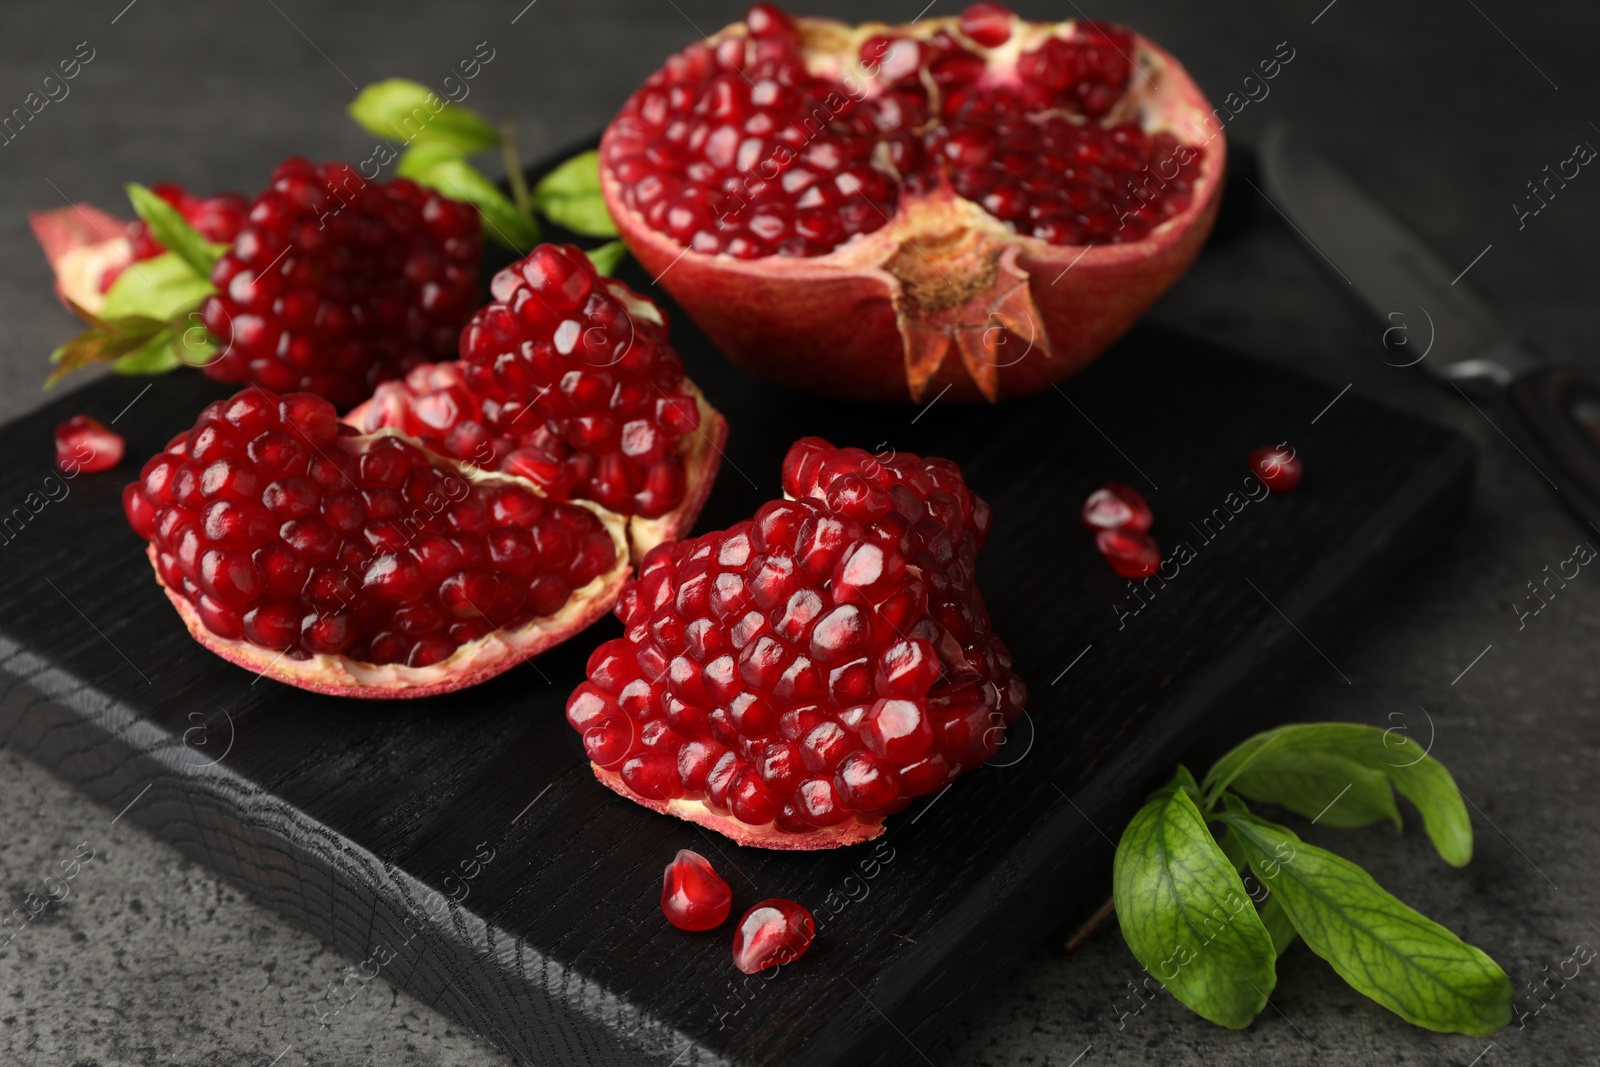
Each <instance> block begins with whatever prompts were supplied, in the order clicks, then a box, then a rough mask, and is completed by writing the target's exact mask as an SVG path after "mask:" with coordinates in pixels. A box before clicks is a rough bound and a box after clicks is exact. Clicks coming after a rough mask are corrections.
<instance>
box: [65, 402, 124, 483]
mask: <svg viewBox="0 0 1600 1067" xmlns="http://www.w3.org/2000/svg"><path fill="white" fill-rule="evenodd" d="M123 447H124V446H123V441H122V435H121V434H119V433H117V432H116V431H115V430H112V429H110V428H109V427H106V426H104V425H102V424H101V423H100V422H99V421H98V420H96V419H92V418H90V417H89V416H88V415H74V416H72V418H70V419H68V420H67V421H66V422H63V423H62V424H61V425H60V426H57V427H56V466H57V467H59V468H60V469H62V470H64V471H71V470H79V471H88V472H89V473H91V474H95V473H98V472H100V471H108V470H110V469H111V468H112V467H115V466H116V465H117V464H118V463H121V462H122V452H123Z"/></svg>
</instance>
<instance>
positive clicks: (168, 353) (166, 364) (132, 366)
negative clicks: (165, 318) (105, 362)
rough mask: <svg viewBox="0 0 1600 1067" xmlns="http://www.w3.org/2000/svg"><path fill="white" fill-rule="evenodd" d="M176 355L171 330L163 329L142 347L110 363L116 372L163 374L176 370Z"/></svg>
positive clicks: (177, 364)
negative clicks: (173, 349)
mask: <svg viewBox="0 0 1600 1067" xmlns="http://www.w3.org/2000/svg"><path fill="white" fill-rule="evenodd" d="M178 366H179V363H178V357H177V355H176V354H174V352H173V351H172V331H171V329H163V330H161V331H160V332H158V333H157V334H156V335H155V336H154V337H152V338H150V340H149V341H147V342H146V343H145V345H144V347H142V348H138V349H135V350H134V351H132V352H129V353H128V354H127V355H125V356H123V357H121V358H120V359H118V360H117V361H116V362H115V363H113V364H111V369H112V370H113V371H114V372H116V373H117V374H165V373H167V371H170V370H176V369H177V368H178Z"/></svg>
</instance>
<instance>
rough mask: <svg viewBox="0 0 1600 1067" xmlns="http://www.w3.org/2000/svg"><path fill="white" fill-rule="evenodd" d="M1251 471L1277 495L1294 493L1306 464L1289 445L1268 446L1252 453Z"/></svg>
mask: <svg viewBox="0 0 1600 1067" xmlns="http://www.w3.org/2000/svg"><path fill="white" fill-rule="evenodd" d="M1250 469H1251V470H1252V471H1254V472H1255V474H1256V477H1257V478H1260V479H1261V481H1262V482H1263V483H1265V484H1266V487H1267V488H1268V489H1271V490H1272V491H1273V492H1275V493H1292V492H1294V487H1295V486H1297V485H1299V484H1300V476H1301V475H1303V474H1305V470H1306V469H1305V464H1304V463H1302V462H1301V460H1300V457H1299V456H1297V455H1295V452H1294V449H1292V448H1290V447H1288V446H1287V445H1268V446H1266V447H1264V448H1258V449H1256V450H1255V451H1254V452H1252V453H1250Z"/></svg>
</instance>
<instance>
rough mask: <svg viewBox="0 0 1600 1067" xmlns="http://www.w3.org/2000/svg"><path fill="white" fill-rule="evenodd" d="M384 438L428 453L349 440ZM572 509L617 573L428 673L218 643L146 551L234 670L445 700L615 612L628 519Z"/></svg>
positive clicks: (437, 459) (170, 593) (193, 632)
mask: <svg viewBox="0 0 1600 1067" xmlns="http://www.w3.org/2000/svg"><path fill="white" fill-rule="evenodd" d="M380 437H398V438H400V439H401V440H402V441H405V442H407V443H409V444H412V445H415V446H417V447H418V448H422V449H424V450H425V451H426V446H425V445H423V444H422V442H420V441H418V440H417V439H416V438H414V437H410V436H408V435H406V434H403V433H401V432H399V431H398V430H394V429H383V430H379V431H377V432H375V433H372V434H366V435H362V436H359V437H354V438H347V439H346V440H349V441H353V442H356V443H358V444H360V443H364V442H369V441H372V440H376V439H378V438H380ZM429 456H430V458H431V459H432V460H433V461H434V463H435V464H436V465H438V466H440V467H451V468H454V469H455V470H457V471H459V472H461V474H462V475H463V476H464V477H466V478H467V479H468V480H469V481H472V482H475V483H497V482H498V483H503V484H508V485H520V486H522V487H523V488H527V489H532V490H533V491H534V492H535V493H537V494H538V495H540V496H543V495H544V494H543V493H540V492H539V488H538V486H537V485H535V484H534V483H533V482H530V481H528V480H527V479H525V478H518V477H516V476H515V475H510V474H500V473H497V472H493V471H485V470H481V469H479V468H476V467H473V466H472V465H470V464H465V463H458V462H456V461H454V460H451V459H449V458H447V457H444V456H440V455H438V454H437V453H433V452H429ZM567 503H569V504H571V505H573V506H576V507H582V508H585V509H587V510H589V511H591V512H593V513H594V515H595V517H596V518H598V519H599V520H600V522H601V525H603V526H604V527H605V529H606V532H607V533H608V534H610V535H611V541H612V545H613V547H614V548H615V549H616V553H617V562H616V564H615V565H613V567H612V568H611V570H609V571H607V572H606V573H605V574H602V575H600V576H599V577H598V578H595V579H594V580H593V581H592V582H590V583H589V584H588V585H586V586H583V587H582V588H579V589H574V590H573V591H572V598H571V599H570V600H568V601H567V602H566V604H565V605H563V607H562V609H561V610H560V611H559V612H557V613H556V614H555V615H552V616H549V617H546V618H540V619H534V620H533V621H532V622H530V623H528V624H527V625H526V626H522V627H519V628H518V629H516V630H510V631H496V632H493V633H490V634H488V635H487V636H485V637H481V638H479V639H478V640H476V641H471V642H468V643H467V644H464V645H462V646H461V647H460V648H458V649H456V650H455V652H453V653H451V654H450V655H449V656H448V657H446V658H445V659H443V660H440V661H439V662H438V663H434V664H431V665H429V666H427V667H407V666H405V665H404V664H396V663H384V664H377V663H364V662H362V661H359V660H355V659H351V658H350V657H348V656H327V655H314V656H311V657H310V658H309V659H304V660H292V659H289V658H288V657H287V656H284V655H282V654H280V653H278V652H274V651H273V650H271V649H266V648H262V647H260V646H259V645H252V644H250V643H249V642H248V641H240V640H235V639H232V638H226V637H218V636H217V635H216V634H214V633H212V632H211V631H210V630H209V629H207V628H206V625H205V623H204V622H203V621H201V619H200V613H199V611H197V610H196V608H195V606H194V605H193V604H191V603H190V602H189V601H188V600H187V599H186V598H185V597H184V596H183V595H182V594H181V593H180V592H178V591H176V590H174V589H172V588H171V587H169V586H168V585H167V583H166V582H164V581H163V580H162V578H161V569H160V567H159V566H158V565H157V562H156V546H155V545H153V544H151V545H147V546H146V548H145V556H146V558H148V559H149V560H150V567H151V569H152V570H153V571H154V572H155V576H156V584H157V585H159V586H161V589H162V591H163V592H164V593H166V594H167V599H168V600H170V601H171V602H172V606H173V607H174V608H176V609H177V611H178V615H179V617H180V618H182V619H183V624H184V626H185V627H186V628H187V629H188V631H189V636H191V637H193V638H194V639H195V640H196V641H198V642H199V643H200V644H202V645H204V646H205V647H206V648H208V649H210V650H211V651H212V652H215V653H216V654H217V655H219V656H221V657H222V658H223V659H225V660H227V661H228V662H229V663H232V664H233V665H234V666H236V667H243V668H244V669H245V670H247V671H250V672H252V673H254V674H256V675H257V676H258V677H265V678H270V679H272V680H273V681H276V682H282V683H283V684H285V685H292V686H294V687H296V688H297V689H305V690H309V691H311V692H313V693H322V694H325V695H327V696H336V697H349V698H355V699H360V700H401V699H414V698H418V697H429V696H440V695H443V694H445V693H453V692H456V691H457V690H460V689H466V688H468V687H470V686H474V685H478V684H479V683H481V682H486V681H488V680H489V679H491V678H493V677H495V676H496V675H498V674H502V673H504V672H505V671H507V670H510V669H511V668H512V667H515V666H516V665H517V664H519V663H522V662H523V661H525V660H528V659H531V658H533V657H534V656H537V655H538V654H539V653H541V652H544V651H545V650H547V649H550V648H553V647H555V646H556V645H559V644H560V643H561V642H563V641H565V640H566V639H567V638H569V637H571V636H572V635H573V634H576V633H578V632H580V631H582V630H585V629H587V628H588V627H590V626H592V625H593V624H594V623H596V622H597V621H599V620H600V619H601V618H602V617H603V616H605V615H606V614H607V613H608V612H610V611H611V609H612V607H613V606H615V604H616V602H617V597H618V596H619V595H621V593H622V587H623V586H624V585H626V584H627V581H628V577H629V575H630V574H631V573H632V570H633V567H632V564H631V563H630V562H629V560H628V543H627V538H626V536H625V530H624V525H623V520H622V519H621V518H620V517H619V516H617V515H614V514H612V513H611V512H609V511H606V510H605V509H604V508H602V507H600V506H599V505H598V504H594V503H592V502H590V501H587V500H573V501H568V502H567Z"/></svg>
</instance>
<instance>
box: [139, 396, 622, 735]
mask: <svg viewBox="0 0 1600 1067" xmlns="http://www.w3.org/2000/svg"><path fill="white" fill-rule="evenodd" d="M295 442H298V443H295ZM291 445H292V447H291ZM171 447H172V451H169V452H166V453H163V454H162V455H160V456H158V457H156V458H154V459H152V460H151V461H150V462H148V463H146V464H145V466H144V469H143V471H142V473H141V478H140V480H139V481H138V482H135V483H133V484H132V485H130V486H128V487H127V489H126V490H124V494H123V502H124V503H123V506H124V510H125V511H126V513H127V516H128V521H129V523H130V524H131V525H132V526H133V528H134V530H135V531H136V532H138V533H139V535H140V536H142V537H145V538H147V539H149V540H151V541H152V542H154V543H155V544H156V545H157V546H158V548H160V549H161V550H162V551H161V553H160V554H159V556H158V560H157V563H158V570H159V571H160V573H161V575H162V580H163V581H164V582H166V584H167V585H168V587H169V588H170V589H171V590H172V591H173V592H174V593H175V594H178V595H182V596H184V597H186V598H187V599H188V600H189V601H190V602H191V603H192V604H193V605H194V606H195V610H196V612H197V614H198V615H199V616H200V618H201V620H202V622H203V623H204V624H205V625H206V626H207V627H208V628H210V629H211V631H212V632H213V633H215V634H216V635H217V636H219V637H226V638H229V639H234V640H243V641H246V642H249V643H251V644H254V645H257V646H260V647H263V648H270V649H271V650H272V651H273V652H274V653H279V652H281V653H283V654H284V655H285V656H287V657H290V658H293V659H305V658H307V657H308V656H311V655H341V654H346V653H347V652H348V653H349V654H351V655H352V656H353V657H354V658H356V659H359V660H361V661H362V662H369V663H389V664H404V665H407V666H411V667H425V666H431V665H433V664H437V663H439V662H441V661H443V660H445V659H448V658H449V657H450V656H451V655H452V654H454V652H455V650H456V649H457V648H459V647H460V646H462V645H464V644H467V643H470V642H474V641H478V640H481V639H483V638H485V637H486V636H487V635H488V634H490V633H491V632H499V633H501V634H512V635H514V634H515V633H516V631H518V630H519V629H522V628H524V627H526V626H528V625H529V624H531V623H533V622H534V621H535V620H536V619H540V618H544V617H549V616H553V615H556V614H558V613H559V612H560V611H561V609H562V608H563V607H564V606H566V604H567V603H568V601H569V600H570V598H571V595H572V590H573V589H574V588H577V587H579V586H582V585H585V584H587V583H588V582H591V581H593V580H594V579H595V578H597V577H599V576H600V575H601V574H603V573H607V572H610V571H612V570H614V569H615V568H616V566H617V563H618V559H617V556H618V553H617V549H616V544H615V542H614V541H612V539H611V535H610V534H609V533H607V532H606V531H605V530H604V528H602V527H601V525H600V523H599V522H598V520H596V519H595V517H594V515H593V513H592V512H590V511H589V510H587V509H586V508H582V507H579V506H577V505H573V504H555V503H547V502H543V501H541V500H540V499H539V498H538V497H536V496H534V494H533V492H532V491H531V490H529V489H526V488H523V487H521V486H507V485H503V484H499V483H496V484H493V485H489V484H475V483H472V482H469V481H468V480H467V479H466V478H465V477H463V476H462V475H461V474H460V473H459V472H458V471H457V470H455V469H454V468H452V467H441V466H435V463H436V462H437V461H436V460H435V459H434V458H433V457H431V456H430V455H429V454H428V453H426V452H424V451H422V450H421V449H420V448H418V447H417V446H415V445H414V444H411V443H408V442H407V441H405V440H404V439H402V438H398V437H392V436H386V437H379V438H361V437H358V436H355V435H351V434H348V433H344V434H342V433H340V431H339V428H338V422H337V420H336V417H335V414H334V410H333V406H332V405H331V404H330V403H329V402H328V401H327V400H325V399H323V398H321V397H317V396H313V395H311V394H305V393H294V394H288V395H285V396H283V397H279V396H277V395H276V394H274V393H271V392H270V391H267V390H263V389H260V388H257V387H252V388H250V389H247V390H245V391H244V392H242V393H240V394H239V395H238V396H236V397H234V398H233V399H231V400H228V401H224V402H221V403H220V404H216V405H212V406H211V407H208V408H207V409H206V411H205V412H204V413H203V414H202V416H201V421H200V427H199V429H198V430H197V431H195V432H191V433H189V434H186V435H182V436H180V437H179V438H178V439H177V440H176V441H175V442H174V444H173V446H171ZM191 447H198V448H202V449H205V450H207V451H208V454H211V455H213V456H214V457H215V458H213V459H212V460H211V462H210V463H209V464H207V465H206V466H205V467H204V468H202V469H198V470H197V469H196V465H195V464H193V463H190V462H188V451H189V449H190V448H191ZM307 448H314V449H315V450H316V451H315V458H314V460H312V461H311V462H309V463H308V462H306V461H305V456H304V451H305V449H307ZM297 449H298V450H300V451H299V452H296V451H295V450H297ZM291 454H293V455H297V456H299V458H298V459H297V460H295V461H294V462H291V463H289V469H291V470H303V471H304V474H303V475H301V474H295V475H288V476H284V477H272V476H271V475H274V474H278V473H280V472H281V469H282V467H283V466H284V463H285V461H286V457H290V456H291ZM541 534H543V540H542V541H541ZM575 543H576V544H577V545H579V546H580V548H579V550H578V551H574V544H575ZM541 549H550V551H548V552H546V554H544V555H540V554H539V551H540V550H541ZM598 718H599V719H605V720H606V721H608V722H611V723H613V724H615V726H616V727H618V728H619V729H620V734H619V736H620V741H616V740H612V741H609V742H608V743H609V744H610V745H611V746H612V747H613V748H617V751H616V752H615V753H614V755H615V759H614V760H608V761H607V765H609V763H611V762H615V761H617V760H621V759H622V758H623V757H625V756H626V755H627V754H628V752H629V749H630V746H631V745H632V743H633V740H634V735H635V734H636V733H637V729H636V728H635V727H634V725H633V724H632V723H630V722H629V721H628V719H627V718H626V717H624V716H622V715H620V714H618V713H617V712H616V709H615V707H614V706H613V707H612V708H611V710H610V711H609V712H608V713H607V715H606V716H599V717H598ZM574 725H577V720H574ZM597 725H603V723H598V722H588V721H585V723H584V729H585V730H589V729H590V728H591V727H594V726H597ZM600 740H605V739H603V738H602V739H598V740H597V739H587V738H586V741H587V742H588V743H589V744H590V745H591V746H596V745H597V746H598V749H597V750H596V751H598V752H599V754H598V755H595V754H594V753H593V752H592V755H593V758H595V759H596V762H601V758H600V757H601V755H606V754H607V753H610V751H611V749H608V748H606V746H605V745H600V744H599V741H600Z"/></svg>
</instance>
